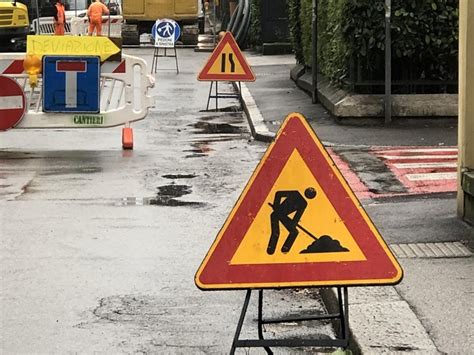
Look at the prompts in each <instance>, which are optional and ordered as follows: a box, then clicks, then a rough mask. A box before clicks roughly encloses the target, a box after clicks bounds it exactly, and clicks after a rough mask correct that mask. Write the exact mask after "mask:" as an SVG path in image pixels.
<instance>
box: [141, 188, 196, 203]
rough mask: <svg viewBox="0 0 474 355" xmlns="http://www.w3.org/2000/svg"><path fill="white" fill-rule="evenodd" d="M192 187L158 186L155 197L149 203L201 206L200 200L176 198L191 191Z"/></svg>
mask: <svg viewBox="0 0 474 355" xmlns="http://www.w3.org/2000/svg"><path fill="white" fill-rule="evenodd" d="M192 191H193V190H192V188H191V186H189V185H174V184H173V185H164V186H159V187H158V193H157V195H156V197H155V198H151V199H150V205H157V206H169V207H176V206H201V205H203V203H202V202H195V201H181V200H177V198H180V197H182V196H185V195H189V194H191V193H192Z"/></svg>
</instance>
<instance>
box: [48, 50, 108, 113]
mask: <svg viewBox="0 0 474 355" xmlns="http://www.w3.org/2000/svg"><path fill="white" fill-rule="evenodd" d="M43 111H44V112H72V113H74V112H77V113H81V112H86V113H98V112H100V58H99V57H82V56H44V57H43Z"/></svg>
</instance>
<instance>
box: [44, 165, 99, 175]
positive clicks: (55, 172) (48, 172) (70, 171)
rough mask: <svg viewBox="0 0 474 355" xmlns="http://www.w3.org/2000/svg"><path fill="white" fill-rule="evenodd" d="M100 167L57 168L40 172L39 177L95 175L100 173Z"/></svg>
mask: <svg viewBox="0 0 474 355" xmlns="http://www.w3.org/2000/svg"><path fill="white" fill-rule="evenodd" d="M102 170H103V169H102V168H100V167H80V168H59V169H50V170H46V171H42V172H41V173H40V175H43V176H51V175H69V174H95V173H100V172H102Z"/></svg>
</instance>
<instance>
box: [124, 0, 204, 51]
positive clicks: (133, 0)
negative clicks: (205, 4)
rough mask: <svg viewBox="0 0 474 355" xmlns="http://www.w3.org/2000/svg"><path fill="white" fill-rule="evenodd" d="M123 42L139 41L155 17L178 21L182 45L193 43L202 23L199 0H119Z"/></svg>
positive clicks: (148, 31) (135, 42)
mask: <svg viewBox="0 0 474 355" xmlns="http://www.w3.org/2000/svg"><path fill="white" fill-rule="evenodd" d="M122 11H123V18H124V20H125V22H126V24H125V25H123V28H122V39H123V43H124V44H139V42H140V39H139V37H140V35H141V34H142V33H150V32H151V28H152V26H153V24H154V23H155V21H156V20H157V19H162V18H168V19H172V20H175V21H177V22H178V23H179V25H180V27H181V30H182V35H181V41H182V42H183V43H185V44H196V43H197V40H198V35H199V30H200V29H202V26H203V24H204V15H203V12H202V2H201V0H122Z"/></svg>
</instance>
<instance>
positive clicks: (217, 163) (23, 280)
mask: <svg viewBox="0 0 474 355" xmlns="http://www.w3.org/2000/svg"><path fill="white" fill-rule="evenodd" d="M180 52H181V57H180V67H181V73H180V74H179V75H176V74H175V73H174V71H173V69H174V67H173V65H174V62H173V59H170V60H169V61H168V62H166V59H164V60H163V67H165V66H166V65H168V64H169V66H168V68H170V69H171V70H160V71H159V73H158V74H157V83H156V87H155V88H154V89H153V92H152V93H153V95H154V96H155V100H156V101H155V107H154V108H153V109H152V110H151V111H150V114H149V116H148V117H147V118H146V119H145V120H143V121H141V122H138V123H136V124H134V125H133V126H132V127H133V128H134V136H135V149H134V150H133V151H122V149H121V130H120V128H111V129H102V130H101V129H89V130H11V131H8V132H6V133H2V134H1V135H0V218H1V226H2V227H1V229H0V234H1V238H0V240H1V249H0V255H1V259H0V270H1V274H0V276H1V280H0V284H1V301H0V302H1V319H2V320H1V332H0V334H1V337H2V338H1V339H0V344H1V347H0V348H1V351H2V352H5V353H32V352H38V353H65V352H72V353H75V352H88V353H91V352H107V353H118V352H125V353H135V352H152V353H153V352H154V353H173V354H190V353H193V354H196V353H226V352H227V351H228V349H229V348H230V345H231V342H232V337H233V334H234V329H235V326H236V323H237V318H238V314H239V311H240V307H241V305H242V302H243V298H244V292H243V291H241V292H235V291H231V292H202V291H199V290H198V289H197V288H196V287H195V285H194V280H193V279H194V273H195V271H196V270H197V268H198V266H199V264H200V262H201V261H202V259H203V257H204V255H205V253H206V252H207V250H208V248H209V246H210V244H211V242H212V241H213V240H214V238H215V235H216V233H217V231H218V230H219V228H220V227H221V226H222V224H223V222H224V220H225V218H226V217H227V215H228V213H229V211H230V209H231V207H232V205H233V203H234V201H236V199H237V197H238V196H239V194H240V192H241V190H242V189H243V186H244V185H245V183H246V181H247V180H248V178H249V177H250V175H251V173H252V171H253V169H254V168H255V166H256V164H257V162H258V160H259V158H260V156H261V155H262V153H263V151H264V150H265V148H266V145H265V144H263V143H259V142H255V141H252V140H250V134H249V131H248V126H247V123H246V121H245V118H244V117H243V115H242V113H241V112H234V111H235V108H236V105H237V102H234V101H230V102H227V103H226V104H224V105H223V106H227V110H226V111H227V112H222V113H215V112H201V111H202V110H203V109H204V108H205V101H206V98H207V93H208V85H209V84H207V83H198V82H197V81H196V79H195V78H196V74H197V71H198V69H200V67H201V66H202V65H203V63H204V60H205V59H206V58H207V55H208V54H206V53H204V54H196V53H194V52H192V51H191V50H188V51H186V50H182V51H180ZM129 54H133V55H140V56H143V57H144V58H145V59H147V60H150V59H151V55H152V51H151V50H129ZM160 65H161V64H160ZM163 67H160V69H161V68H163ZM228 88H229V89H230V87H228ZM267 297H268V298H267V299H268V300H269V302H270V303H272V304H275V303H277V304H278V303H279V304H280V308H281V309H283V310H284V311H283V313H291V312H296V311H301V309H302V308H303V309H304V308H306V307H312V308H313V309H314V308H316V309H317V310H320V311H322V308H321V303H320V300H319V298H318V295H317V293H310V297H308V294H307V292H306V291H304V290H302V291H298V292H296V293H295V292H293V291H269V292H268V296H267ZM252 306H255V302H254V301H253V303H252ZM278 310H279V308H278V307H277V308H274V309H273V310H272V311H269V314H270V315H272V316H279V315H281V314H282V312H280V313H278ZM253 322H254V317H253V316H249V320H248V322H247V326H248V328H249V329H247V330H246V329H244V332H243V334H244V335H245V334H251V335H253V336H255V335H256V334H255V333H254V332H255V330H252V329H251V326H252V324H253ZM307 326H311V324H310V323H309V324H307ZM307 326H304V327H302V328H299V330H298V332H299V334H301V332H303V333H305V332H308V329H309V328H307ZM267 331H268V332H269V333H268V334H278V335H281V334H288V335H292V334H293V333H294V331H295V328H294V327H291V326H290V327H288V326H287V327H284V326H283V327H282V326H269V327H267ZM313 331H314V330H313ZM317 332H318V333H322V334H326V335H328V334H329V335H330V334H332V328H331V326H330V325H329V324H325V325H323V326H322V327H320V328H318V330H317ZM242 352H243V350H242ZM252 353H259V352H258V351H255V352H252Z"/></svg>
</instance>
